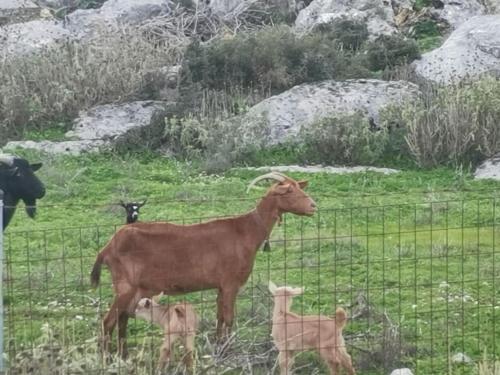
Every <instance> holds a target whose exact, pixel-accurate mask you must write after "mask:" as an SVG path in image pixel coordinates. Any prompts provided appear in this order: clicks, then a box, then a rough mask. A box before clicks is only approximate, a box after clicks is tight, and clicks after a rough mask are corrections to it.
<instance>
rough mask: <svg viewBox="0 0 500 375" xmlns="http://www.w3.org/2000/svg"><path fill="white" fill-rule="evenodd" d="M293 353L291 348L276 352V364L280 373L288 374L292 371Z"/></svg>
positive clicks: (282, 374)
mask: <svg viewBox="0 0 500 375" xmlns="http://www.w3.org/2000/svg"><path fill="white" fill-rule="evenodd" d="M293 354H294V353H293V352H292V351H291V350H284V351H280V354H278V364H279V366H280V374H281V375H289V374H291V373H292V366H293V362H294V358H293Z"/></svg>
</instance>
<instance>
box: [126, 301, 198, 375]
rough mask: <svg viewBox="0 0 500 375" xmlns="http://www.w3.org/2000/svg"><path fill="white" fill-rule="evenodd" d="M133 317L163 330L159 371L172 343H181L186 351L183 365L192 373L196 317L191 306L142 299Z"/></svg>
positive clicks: (185, 303)
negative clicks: (162, 303) (163, 303)
mask: <svg viewBox="0 0 500 375" xmlns="http://www.w3.org/2000/svg"><path fill="white" fill-rule="evenodd" d="M135 316H136V317H137V318H141V319H144V320H146V321H148V322H152V323H155V324H157V325H159V326H160V327H162V328H163V333H164V335H165V338H164V340H163V345H162V346H161V349H160V360H159V361H158V368H159V369H160V370H162V369H164V368H165V366H166V365H167V364H168V363H169V361H170V354H171V352H172V346H173V344H174V342H176V341H181V342H182V344H183V345H184V349H185V351H186V353H185V355H184V357H183V358H184V364H185V366H186V369H187V370H188V371H189V372H190V373H192V372H193V370H194V359H193V353H194V338H195V336H196V331H197V329H198V317H197V316H196V312H195V310H194V307H193V305H191V304H190V303H187V302H183V303H176V304H171V305H160V304H159V303H158V299H157V298H155V297H153V298H152V299H150V298H143V299H141V300H140V301H139V303H138V304H137V307H136V308H135Z"/></svg>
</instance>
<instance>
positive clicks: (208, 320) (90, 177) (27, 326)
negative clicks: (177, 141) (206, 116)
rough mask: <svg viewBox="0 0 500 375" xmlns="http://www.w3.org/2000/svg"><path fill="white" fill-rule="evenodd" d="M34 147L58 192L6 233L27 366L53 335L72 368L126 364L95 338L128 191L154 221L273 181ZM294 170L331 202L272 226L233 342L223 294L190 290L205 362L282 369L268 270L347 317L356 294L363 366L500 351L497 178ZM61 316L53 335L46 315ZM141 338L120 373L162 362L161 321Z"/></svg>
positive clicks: (367, 369)
mask: <svg viewBox="0 0 500 375" xmlns="http://www.w3.org/2000/svg"><path fill="white" fill-rule="evenodd" d="M284 155H285V156H286V153H285V154H280V153H279V152H276V160H275V161H276V162H278V161H279V162H284V161H286V160H285V159H286V157H285V156H284ZM27 156H28V157H29V159H30V160H36V159H38V158H41V159H42V160H43V161H44V167H43V168H42V169H41V170H40V172H39V175H40V177H41V178H42V179H43V180H44V181H45V183H46V185H47V196H46V197H45V198H44V199H43V200H41V201H40V202H39V208H38V217H37V219H36V221H32V220H30V219H28V218H27V216H26V215H25V214H24V212H23V211H22V207H20V209H19V210H18V212H17V213H16V215H15V217H14V219H13V221H12V223H11V226H9V228H8V230H7V231H6V233H5V234H6V237H5V242H4V244H5V253H6V261H7V264H8V265H7V275H8V279H7V281H6V282H5V284H6V286H5V287H4V303H5V306H6V311H5V341H6V348H7V349H9V350H8V352H9V351H10V354H11V355H12V354H14V353H17V355H18V357H22V358H21V359H19V358H18V361H17V365H16V366H13V367H12V368H21V367H22V366H21V362H22V361H24V362H22V363H24V365H25V367H26V368H28V367H29V366H32V363H33V361H32V357H30V356H29V355H27V354H22V353H28V352H30V353H31V352H32V351H31V348H32V347H35V348H36V353H37V354H36V355H35V357H37V361H38V362H40V361H41V360H40V359H38V358H40V356H42V354H40V353H42V352H43V350H45V349H43V348H44V347H46V346H47V345H48V347H49V348H51V347H53V346H59V347H61V348H62V349H60V350H59V352H58V354H57V355H58V356H60V357H61V358H64V361H63V362H64V363H63V364H61V367H64V366H66V367H67V368H69V366H73V367H72V368H76V367H77V366H79V365H80V362H82V361H83V362H85V361H86V362H85V366H86V370H85V371H87V372H85V371H83V370H82V371H83V372H80V373H90V372H89V368H90V367H91V368H93V369H99V368H106V369H108V370H109V371H111V369H110V368H108V367H107V366H108V365H105V364H104V363H103V362H102V361H101V359H100V357H99V355H98V354H97V353H98V351H97V348H96V340H95V337H96V335H97V333H98V331H99V328H98V327H99V324H100V318H101V316H102V314H103V313H104V312H105V311H106V308H107V306H108V304H109V303H110V301H111V299H112V291H111V288H110V277H109V272H108V271H107V270H104V271H103V278H102V282H101V287H100V288H99V289H98V290H97V291H94V290H91V289H90V286H89V280H88V277H89V273H90V269H91V267H92V264H93V262H94V260H95V255H96V253H97V252H98V251H99V250H100V248H101V247H102V246H103V245H104V244H105V243H106V242H107V241H108V239H109V238H110V236H111V234H112V233H113V232H114V231H115V230H116V228H117V227H118V226H119V225H121V224H122V223H123V222H124V219H125V215H124V212H123V211H122V209H121V208H119V207H118V206H116V205H114V204H113V203H114V202H118V201H119V200H120V199H127V200H129V199H130V200H131V199H143V198H146V197H148V198H149V200H148V203H147V205H146V206H145V207H144V208H143V210H142V216H141V220H143V221H153V220H173V221H177V222H185V223H192V222H198V221H200V220H202V219H201V218H210V217H215V216H220V215H230V214H239V213H243V212H246V211H248V210H250V209H252V208H253V207H254V205H255V203H256V202H257V201H258V199H259V197H260V196H261V195H262V194H263V193H264V191H265V190H264V188H262V189H254V190H253V191H252V192H251V193H250V194H249V195H246V194H245V190H246V186H247V184H248V183H249V181H251V179H252V178H254V177H255V176H257V175H258V172H255V171H248V170H245V169H233V170H230V171H227V172H226V173H224V174H221V175H206V174H204V173H200V172H199V171H198V169H197V168H196V165H193V164H192V163H183V162H177V161H173V160H171V159H166V158H162V157H159V156H156V155H154V154H148V155H140V156H139V155H130V156H123V157H119V156H115V155H112V154H108V155H95V156H81V157H53V156H46V155H38V154H34V153H29V154H27ZM261 162H264V160H262V161H261ZM293 177H295V178H297V179H298V178H306V179H308V180H309V182H310V185H309V188H308V192H309V194H310V195H311V196H312V197H313V198H314V199H315V200H316V201H317V203H318V205H319V207H320V211H319V213H318V214H316V215H315V216H314V217H312V218H299V217H296V216H293V215H286V216H285V220H284V222H283V223H282V225H281V226H277V227H276V228H275V229H274V231H273V234H272V238H271V239H272V241H271V252H269V253H264V252H259V253H258V254H257V260H256V264H255V267H254V271H253V273H252V275H251V277H250V279H249V281H248V283H247V284H246V286H245V287H244V288H243V290H242V291H241V294H240V297H239V300H238V315H237V321H238V323H237V330H236V332H237V336H236V339H235V341H234V342H233V344H232V345H231V347H230V350H229V351H228V352H227V353H226V354H225V355H223V356H213V355H212V354H213V350H214V346H213V345H212V343H213V338H214V328H215V323H214V322H215V321H214V315H215V302H214V297H215V294H214V292H213V291H207V292H203V293H192V294H190V295H189V296H187V298H188V299H189V300H190V301H192V302H194V303H196V306H197V311H198V313H199V314H200V316H201V317H202V321H201V329H200V333H199V337H198V340H197V349H198V367H199V368H210V370H207V373H214V374H215V373H223V372H224V371H226V370H228V372H226V373H229V374H239V373H242V372H243V373H250V368H251V369H252V372H253V373H254V374H267V373H270V372H271V370H272V369H273V366H274V365H275V359H276V352H275V351H274V350H273V347H272V345H271V344H270V342H269V332H270V331H269V327H270V326H269V318H270V315H269V314H270V308H271V307H272V301H271V299H270V296H269V294H268V293H267V289H266V288H267V282H268V280H269V279H272V280H273V281H274V282H275V283H276V284H278V285H282V284H284V283H286V284H289V285H293V286H301V285H304V286H305V287H306V293H305V295H304V296H303V297H301V298H297V300H296V301H295V303H294V307H293V310H294V311H296V312H298V313H304V314H306V313H307V314H316V313H319V312H321V313H324V314H332V313H333V312H334V310H335V307H336V306H343V307H344V308H346V309H347V311H348V313H349V314H350V315H351V316H352V315H357V316H358V317H357V318H356V319H353V320H351V321H350V322H349V324H348V326H347V328H346V332H345V334H346V337H347V341H348V345H349V352H350V353H351V354H352V356H353V358H354V362H355V365H356V367H357V369H358V372H359V373H360V374H387V373H390V371H392V370H393V369H394V368H398V367H410V368H412V369H413V370H414V373H418V374H446V373H449V374H476V373H477V369H476V366H475V365H470V366H467V365H466V366H462V365H456V364H453V363H451V361H450V360H449V358H450V356H451V355H453V354H456V353H458V352H463V353H466V354H467V355H468V356H470V357H471V358H472V359H473V361H474V363H475V364H476V363H477V362H478V361H480V360H481V359H482V358H483V353H484V352H485V351H486V352H487V353H488V355H489V356H490V357H491V358H493V357H496V358H498V357H499V355H500V352H499V345H497V344H495V343H498V342H500V331H499V329H498V327H496V326H495V324H496V325H498V322H499V321H500V320H499V319H500V309H498V306H499V305H500V294H499V287H498V284H499V280H500V266H499V264H500V263H499V261H500V253H499V252H498V250H497V248H496V242H498V236H499V235H500V231H499V227H498V224H499V218H498V212H500V210H499V207H498V198H499V195H498V193H497V192H496V190H495V189H497V188H498V183H495V182H492V181H481V182H478V181H474V180H473V179H472V178H471V176H470V174H469V173H467V172H463V171H455V170H451V169H437V170H407V171H404V172H401V173H399V174H395V175H387V176H386V175H381V174H376V173H358V174H351V175H329V174H314V175H305V174H293ZM178 298H182V297H176V298H172V300H177V299H178ZM46 323H47V324H48V327H50V329H51V331H53V333H51V334H48V333H47V327H45V328H43V327H44V324H46ZM54 335H55V336H56V337H54ZM129 335H130V338H129V344H130V346H131V348H132V356H131V357H132V358H131V359H130V360H129V361H128V362H127V363H120V366H122V369H121V370H120V371H122V372H121V373H124V374H125V373H127V374H128V373H130V374H145V373H151V365H152V363H151V361H155V359H156V358H157V353H158V350H159V343H160V340H161V334H160V331H159V330H158V329H157V328H154V327H149V326H148V325H146V324H144V323H143V322H139V321H136V322H135V321H133V320H132V321H131V324H130V325H129ZM40 348H42V349H40ZM27 349H29V350H27ZM26 350H27V351H26ZM23 356H24V357H23ZM84 359H86V360H85V361H84ZM79 361H80V362H79ZM83 362H82V363H83ZM11 363H14V360H12V362H11ZM26 363H28V364H27V365H26ZM54 366H55V365H54ZM54 366H52V367H51V368H52V369H53V368H54ZM89 366H90V367H89ZM114 366H117V362H115V365H114ZM49 367H50V366H49ZM41 368H42V367H39V369H41ZM126 368H128V370H126ZM296 368H297V371H296V373H298V374H323V373H326V369H325V368H324V367H323V365H322V363H320V361H319V360H318V357H317V356H316V355H315V354H314V353H304V354H301V355H299V357H298V359H297V362H296ZM26 371H27V370H26ZM39 371H40V373H43V371H42V370H39ZM51 371H55V370H51ZM74 371H75V373H79V372H78V371H79V370H74ZM12 373H15V372H14V371H12ZM26 373H27V372H26ZM48 373H55V372H48Z"/></svg>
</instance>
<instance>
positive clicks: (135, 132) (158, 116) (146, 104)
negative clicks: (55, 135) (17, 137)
mask: <svg viewBox="0 0 500 375" xmlns="http://www.w3.org/2000/svg"><path fill="white" fill-rule="evenodd" d="M165 109H166V103H165V102H156V101H139V102H132V103H126V104H106V105H100V106H97V107H94V108H91V109H89V110H88V111H82V112H81V113H80V115H79V117H78V118H77V119H76V120H75V121H74V123H73V129H72V130H70V131H69V132H67V133H66V138H68V139H67V140H65V141H62V142H49V141H42V142H33V141H16V142H9V143H7V145H6V146H5V147H4V148H5V149H12V148H28V149H38V150H42V151H45V152H47V153H53V154H60V153H66V154H79V153H82V152H97V151H100V150H102V149H109V148H121V149H123V148H137V147H155V146H157V145H158V142H159V140H160V138H161V136H162V134H163V128H164V122H163V121H164V114H165Z"/></svg>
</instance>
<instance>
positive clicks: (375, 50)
mask: <svg viewBox="0 0 500 375" xmlns="http://www.w3.org/2000/svg"><path fill="white" fill-rule="evenodd" d="M366 51H367V56H368V63H369V68H370V70H373V71H377V70H384V69H386V68H393V67H395V66H398V65H404V64H408V63H410V62H412V61H413V60H415V59H417V58H418V57H420V52H419V48H418V44H417V42H416V41H415V40H414V39H409V38H405V37H402V36H399V35H381V36H379V37H378V38H377V39H375V40H374V41H372V42H370V43H368V46H367V50H366Z"/></svg>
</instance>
